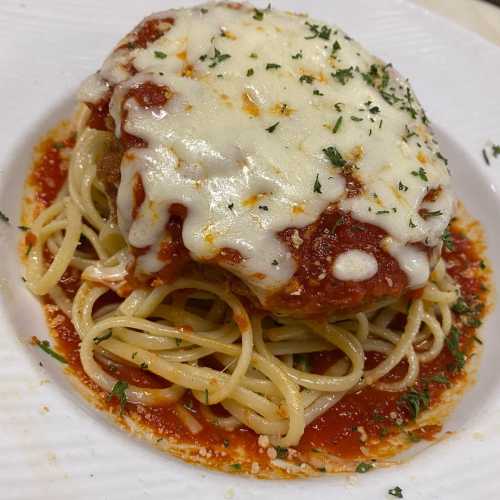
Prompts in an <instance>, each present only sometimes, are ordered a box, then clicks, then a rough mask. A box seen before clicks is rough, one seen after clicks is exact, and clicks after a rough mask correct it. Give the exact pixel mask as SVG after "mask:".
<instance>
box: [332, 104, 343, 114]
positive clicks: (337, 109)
mask: <svg viewBox="0 0 500 500" xmlns="http://www.w3.org/2000/svg"><path fill="white" fill-rule="evenodd" d="M341 105H342V103H341V102H336V103H335V104H334V108H335V110H336V111H337V112H338V113H341V112H342V107H341Z"/></svg>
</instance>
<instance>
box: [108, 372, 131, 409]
mask: <svg viewBox="0 0 500 500" xmlns="http://www.w3.org/2000/svg"><path fill="white" fill-rule="evenodd" d="M127 388H128V383H127V382H125V380H118V381H117V382H116V384H115V385H114V386H113V389H111V392H110V394H109V396H108V401H111V399H112V398H113V396H114V397H116V399H118V401H119V403H120V415H123V412H124V411H125V405H126V404H127V394H126V393H125V391H126V390H127Z"/></svg>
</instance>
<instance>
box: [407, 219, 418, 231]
mask: <svg viewBox="0 0 500 500" xmlns="http://www.w3.org/2000/svg"><path fill="white" fill-rule="evenodd" d="M408 226H409V227H411V228H412V229H413V228H414V227H417V225H416V224H415V223H414V222H413V221H412V220H411V219H410V222H408Z"/></svg>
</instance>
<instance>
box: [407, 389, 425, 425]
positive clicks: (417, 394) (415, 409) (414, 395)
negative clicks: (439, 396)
mask: <svg viewBox="0 0 500 500" xmlns="http://www.w3.org/2000/svg"><path fill="white" fill-rule="evenodd" d="M401 402H402V403H404V404H405V405H406V406H407V408H408V410H409V411H410V415H411V416H412V418H413V419H416V418H417V417H418V415H419V414H420V412H421V411H422V410H425V409H426V408H428V407H429V403H430V396H429V390H428V389H427V388H425V389H424V390H423V391H417V390H416V389H412V390H411V391H409V392H407V393H406V394H405V395H404V396H402V397H401Z"/></svg>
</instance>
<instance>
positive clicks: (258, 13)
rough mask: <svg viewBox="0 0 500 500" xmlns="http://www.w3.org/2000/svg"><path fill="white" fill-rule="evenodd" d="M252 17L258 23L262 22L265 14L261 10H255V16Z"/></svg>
mask: <svg viewBox="0 0 500 500" xmlns="http://www.w3.org/2000/svg"><path fill="white" fill-rule="evenodd" d="M252 17H253V19H255V20H256V21H262V19H264V12H263V11H262V10H259V9H254V15H253V16H252Z"/></svg>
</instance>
